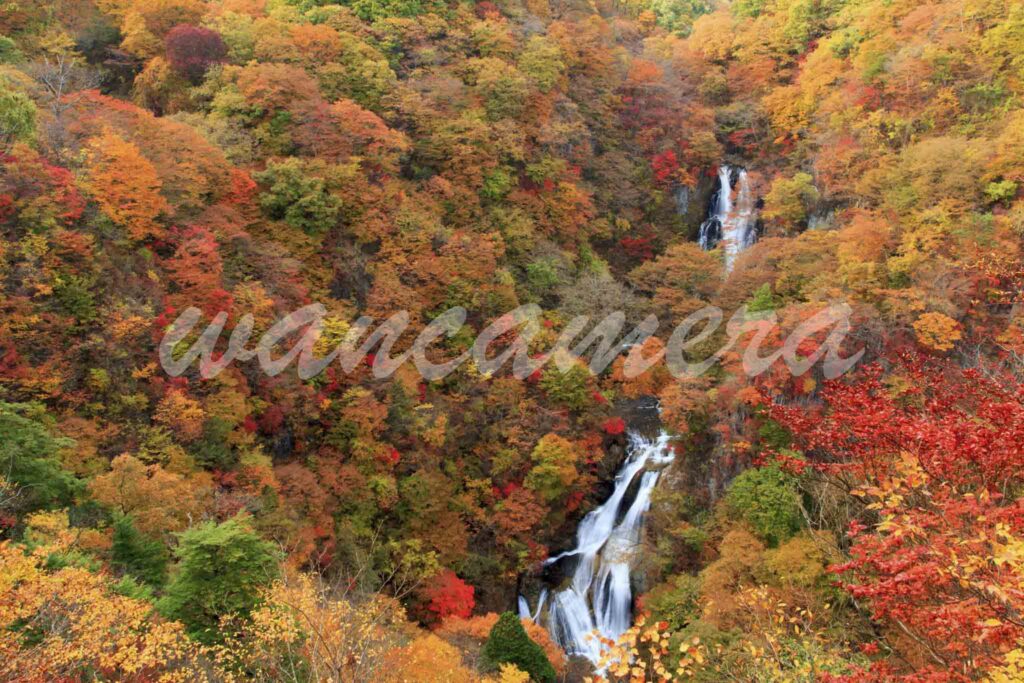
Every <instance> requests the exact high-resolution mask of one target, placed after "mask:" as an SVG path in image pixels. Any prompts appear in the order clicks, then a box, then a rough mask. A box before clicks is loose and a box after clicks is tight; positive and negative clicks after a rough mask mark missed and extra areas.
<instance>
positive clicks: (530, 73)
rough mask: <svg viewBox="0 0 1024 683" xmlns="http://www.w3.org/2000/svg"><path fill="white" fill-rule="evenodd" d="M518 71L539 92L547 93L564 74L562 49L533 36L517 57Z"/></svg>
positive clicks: (549, 41)
mask: <svg viewBox="0 0 1024 683" xmlns="http://www.w3.org/2000/svg"><path fill="white" fill-rule="evenodd" d="M519 70H520V71H522V72H523V73H524V74H526V76H527V77H529V78H530V79H531V80H532V81H533V82H534V83H535V84H536V85H537V88H538V89H539V90H540V91H541V92H548V91H550V90H551V89H552V88H554V87H555V86H556V85H557V84H558V80H559V79H560V78H561V77H562V74H563V73H565V61H564V60H563V59H562V49H561V48H560V47H558V45H557V44H556V43H555V42H553V41H552V40H551V39H550V38H547V37H546V36H533V37H531V38H530V40H529V41H527V43H526V47H525V48H524V49H523V52H522V54H521V55H519Z"/></svg>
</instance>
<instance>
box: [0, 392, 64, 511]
mask: <svg viewBox="0 0 1024 683" xmlns="http://www.w3.org/2000/svg"><path fill="white" fill-rule="evenodd" d="M51 422H52V419H51V418H50V417H49V416H48V415H47V414H46V412H45V411H44V410H43V408H42V407H41V406H39V405H36V404H19V403H0V476H3V477H4V478H5V479H7V481H8V482H10V483H11V484H12V485H13V486H14V487H15V488H16V489H17V490H18V492H19V498H18V501H19V503H20V506H21V507H23V508H24V509H37V508H41V507H48V506H51V505H67V504H69V503H71V501H72V498H73V497H74V494H75V493H76V492H77V491H78V490H79V489H80V488H81V482H79V481H78V480H77V479H76V478H75V477H74V475H72V474H71V473H70V472H66V471H64V470H63V469H61V459H60V451H61V450H64V449H68V448H71V447H73V446H74V445H75V442H74V441H72V440H71V439H67V438H64V437H59V436H55V435H54V434H53V432H52V428H51Z"/></svg>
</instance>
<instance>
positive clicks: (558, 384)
mask: <svg viewBox="0 0 1024 683" xmlns="http://www.w3.org/2000/svg"><path fill="white" fill-rule="evenodd" d="M589 379H590V370H588V369H587V367H586V366H584V365H581V364H575V365H573V366H572V367H571V368H569V369H568V370H566V371H565V372H562V371H561V370H560V369H559V368H558V367H557V366H555V365H552V366H551V367H549V368H547V369H546V370H545V371H544V374H543V375H541V379H540V388H541V389H543V390H544V393H545V394H547V396H548V398H550V399H551V400H552V401H554V402H555V403H558V404H559V405H563V406H565V407H566V408H571V409H572V410H582V409H583V408H585V407H586V406H587V404H588V403H590V402H591V401H592V399H591V397H590V391H589V390H588V388H587V381H588V380H589Z"/></svg>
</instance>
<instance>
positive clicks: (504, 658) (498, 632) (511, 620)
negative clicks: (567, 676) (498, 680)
mask: <svg viewBox="0 0 1024 683" xmlns="http://www.w3.org/2000/svg"><path fill="white" fill-rule="evenodd" d="M481 657H482V659H483V663H484V667H485V668H486V669H488V670H492V671H493V670H497V669H498V668H499V667H500V666H501V665H502V664H515V665H516V667H518V668H519V670H521V671H523V672H524V673H527V674H529V675H530V680H533V681H539V682H540V683H554V681H555V680H556V678H557V676H556V674H555V668H554V667H553V666H551V662H550V661H548V658H547V655H545V654H544V650H543V649H542V648H541V646H540V645H538V644H537V643H535V642H533V641H532V640H530V636H528V635H526V629H524V628H523V624H522V622H520V621H519V617H517V616H516V615H514V614H512V613H511V612H505V613H504V614H502V615H501V617H499V618H498V623H496V624H495V625H494V628H492V629H491V633H490V635H488V636H487V642H486V643H484V648H483V650H482V652H481Z"/></svg>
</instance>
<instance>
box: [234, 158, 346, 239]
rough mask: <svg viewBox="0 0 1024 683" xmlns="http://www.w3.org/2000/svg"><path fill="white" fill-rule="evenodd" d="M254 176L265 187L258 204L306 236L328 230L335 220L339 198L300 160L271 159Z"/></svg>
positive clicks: (276, 218) (339, 208)
mask: <svg viewBox="0 0 1024 683" xmlns="http://www.w3.org/2000/svg"><path fill="white" fill-rule="evenodd" d="M254 177H255V178H256V180H257V181H258V182H260V183H263V184H264V185H267V186H268V187H267V189H266V191H265V192H263V193H262V194H261V195H260V206H261V207H263V210H264V211H265V212H266V213H267V215H268V216H270V217H271V218H273V219H275V220H283V221H284V222H285V223H287V224H288V225H290V226H292V227H293V228H297V229H299V230H302V231H303V232H305V233H306V234H309V235H318V234H321V233H324V232H327V231H328V230H330V229H331V228H332V227H333V226H334V224H335V223H336V222H337V220H338V212H339V211H340V210H341V200H340V199H338V197H336V196H334V195H333V194H331V193H330V192H329V191H328V186H327V182H326V181H325V180H324V179H323V178H320V177H317V176H315V175H312V174H311V173H310V169H308V168H306V166H305V165H304V164H303V163H302V161H300V160H299V159H296V158H290V159H287V160H285V161H280V162H271V163H270V164H269V165H268V166H267V170H265V171H263V172H261V173H257V174H255V176H254Z"/></svg>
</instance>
